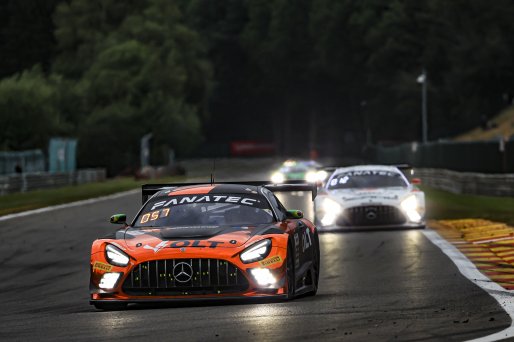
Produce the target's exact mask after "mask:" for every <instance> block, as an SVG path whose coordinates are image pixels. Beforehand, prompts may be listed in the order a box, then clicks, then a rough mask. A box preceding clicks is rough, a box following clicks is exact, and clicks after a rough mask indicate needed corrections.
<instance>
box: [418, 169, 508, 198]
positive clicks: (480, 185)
mask: <svg viewBox="0 0 514 342" xmlns="http://www.w3.org/2000/svg"><path fill="white" fill-rule="evenodd" d="M414 177H419V178H421V180H422V184H423V185H427V186H429V187H432V188H435V189H440V190H445V191H448V192H452V193H455V194H471V195H486V196H508V197H514V174H484V173H475V172H456V171H451V170H445V169H423V168H421V169H418V168H417V169H415V176H414Z"/></svg>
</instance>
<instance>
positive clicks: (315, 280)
mask: <svg viewBox="0 0 514 342" xmlns="http://www.w3.org/2000/svg"><path fill="white" fill-rule="evenodd" d="M313 257H314V263H313V267H312V273H311V274H312V286H313V290H312V291H309V292H308V293H307V295H308V296H315V295H316V293H318V284H319V273H320V266H321V255H320V249H319V236H318V232H317V231H316V232H315V233H314V256H313Z"/></svg>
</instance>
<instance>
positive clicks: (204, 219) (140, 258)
mask: <svg viewBox="0 0 514 342" xmlns="http://www.w3.org/2000/svg"><path fill="white" fill-rule="evenodd" d="M290 183H291V184H266V183H265V182H245V183H244V184H234V183H215V184H160V185H159V184H155V185H144V186H143V188H142V194H143V203H144V205H143V207H142V208H141V210H140V211H139V213H138V214H137V215H136V216H135V219H134V220H133V221H132V223H130V224H127V223H126V216H125V215H123V214H118V215H114V216H112V217H111V222H112V223H119V224H123V227H122V228H121V229H119V230H117V231H116V232H114V233H113V234H111V235H110V236H107V237H104V238H102V239H98V240H95V241H94V242H93V246H92V248H91V281H90V293H91V300H90V303H91V304H93V305H94V306H95V307H96V308H97V309H104V310H116V309H123V308H125V307H126V306H127V304H128V303H146V302H164V301H169V300H173V301H176V300H206V299H231V298H264V297H276V298H283V299H292V298H294V297H295V296H298V295H301V294H310V295H314V294H316V291H317V289H318V277H319V269H320V250H319V240H318V233H317V230H316V227H315V226H314V225H313V224H312V223H311V222H310V221H308V220H306V219H305V218H303V214H302V212H301V211H299V210H286V209H285V208H284V206H283V205H282V204H281V203H280V201H279V200H278V199H277V197H276V196H275V195H274V194H273V192H276V191H312V198H313V199H314V197H315V196H316V187H315V185H312V184H307V183H303V182H298V181H292V182H290ZM148 198H149V199H148Z"/></svg>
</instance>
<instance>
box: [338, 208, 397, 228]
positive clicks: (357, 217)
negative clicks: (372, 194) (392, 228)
mask: <svg viewBox="0 0 514 342" xmlns="http://www.w3.org/2000/svg"><path fill="white" fill-rule="evenodd" d="M341 219H342V220H343V221H344V222H338V223H343V224H349V225H352V226H379V225H391V224H403V223H405V221H406V220H405V215H404V214H403V213H402V212H401V211H400V210H399V209H398V208H396V207H392V206H388V205H374V206H362V207H353V208H349V209H346V210H345V212H344V216H343V217H342V218H341Z"/></svg>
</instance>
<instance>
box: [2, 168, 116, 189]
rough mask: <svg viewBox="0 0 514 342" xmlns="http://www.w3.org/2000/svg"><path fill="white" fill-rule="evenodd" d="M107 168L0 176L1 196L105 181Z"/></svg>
mask: <svg viewBox="0 0 514 342" xmlns="http://www.w3.org/2000/svg"><path fill="white" fill-rule="evenodd" d="M106 178H107V171H106V170H105V169H83V170H78V171H76V172H71V173H49V172H35V173H22V174H12V175H7V176H0V196H1V195H6V194H11V193H15V192H25V191H31V190H38V189H50V188H58V187H62V186H67V185H76V184H84V183H91V182H100V181H104V180H105V179H106Z"/></svg>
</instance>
